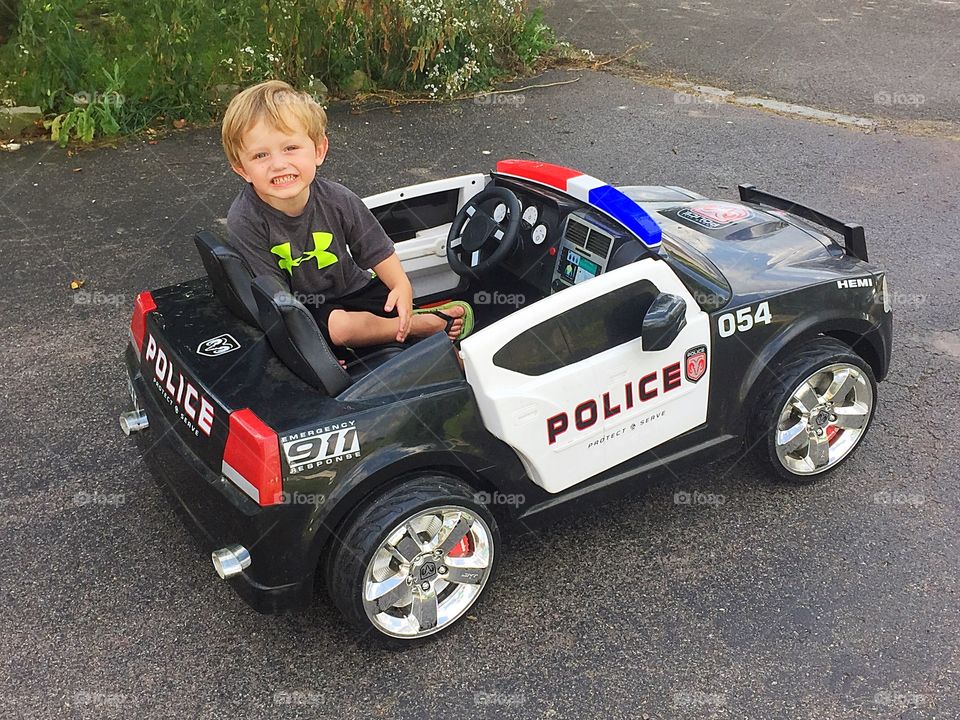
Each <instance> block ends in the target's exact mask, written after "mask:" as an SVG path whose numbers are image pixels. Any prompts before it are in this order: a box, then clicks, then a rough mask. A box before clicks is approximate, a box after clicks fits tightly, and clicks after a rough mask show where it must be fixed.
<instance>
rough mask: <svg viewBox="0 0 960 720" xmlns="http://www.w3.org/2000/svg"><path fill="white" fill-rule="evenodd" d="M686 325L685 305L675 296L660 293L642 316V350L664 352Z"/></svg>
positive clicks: (681, 299)
mask: <svg viewBox="0 0 960 720" xmlns="http://www.w3.org/2000/svg"><path fill="white" fill-rule="evenodd" d="M686 325H687V304H686V303H685V302H684V301H683V298H678V297H677V296H676V295H668V294H667V293H660V294H659V295H657V298H656V300H654V301H653V303H652V304H651V305H650V308H649V309H648V310H647V314H646V315H644V316H643V334H642V336H641V337H642V338H643V349H644V350H666V349H667V348H668V347H670V345H671V344H672V343H673V341H674V340H676V339H677V335H679V334H680V331H681V330H683V328H685V327H686Z"/></svg>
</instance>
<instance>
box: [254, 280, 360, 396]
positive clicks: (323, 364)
mask: <svg viewBox="0 0 960 720" xmlns="http://www.w3.org/2000/svg"><path fill="white" fill-rule="evenodd" d="M251 289H252V290H253V297H254V300H255V301H256V303H257V311H258V319H259V321H260V327H261V328H263V331H264V332H265V333H266V334H267V339H268V340H269V341H270V346H271V347H272V348H273V351H274V352H275V353H276V354H277V355H278V356H279V357H280V359H281V360H282V361H283V362H284V364H285V365H286V366H287V367H288V368H290V369H291V370H292V371H293V372H295V373H296V374H297V376H298V377H300V378H301V379H302V380H304V381H305V382H307V383H309V384H310V385H312V386H313V387H315V388H319V389H320V390H324V391H325V392H326V393H327V394H328V395H330V396H334V395H339V394H340V393H341V392H343V391H344V390H345V389H346V388H347V387H348V386H349V385H350V383H351V380H350V375H348V374H347V371H346V370H344V369H343V368H342V367H341V366H340V363H339V362H338V361H337V357H336V356H335V355H334V354H333V351H332V350H331V349H330V346H329V345H328V344H327V341H326V339H325V338H324V337H323V334H322V333H321V332H320V328H319V327H317V321H316V320H314V319H313V315H311V314H310V311H309V310H307V308H305V307H304V306H303V303H301V302H300V301H299V300H297V299H296V298H295V297H294V296H293V294H292V293H291V292H290V290H289V288H287V287H286V286H285V285H284V284H283V283H282V282H280V281H279V280H277V279H276V278H274V277H270V276H268V275H260V276H259V277H256V278H254V280H253V282H252V283H251Z"/></svg>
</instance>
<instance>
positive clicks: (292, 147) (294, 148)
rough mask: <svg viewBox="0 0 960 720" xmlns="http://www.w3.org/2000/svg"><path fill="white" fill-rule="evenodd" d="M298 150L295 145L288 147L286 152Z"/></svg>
mask: <svg viewBox="0 0 960 720" xmlns="http://www.w3.org/2000/svg"><path fill="white" fill-rule="evenodd" d="M299 149H300V148H299V147H298V146H297V145H288V146H287V150H299Z"/></svg>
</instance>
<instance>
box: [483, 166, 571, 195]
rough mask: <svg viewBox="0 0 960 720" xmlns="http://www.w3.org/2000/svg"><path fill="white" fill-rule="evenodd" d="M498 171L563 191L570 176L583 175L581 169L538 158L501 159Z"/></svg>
mask: <svg viewBox="0 0 960 720" xmlns="http://www.w3.org/2000/svg"><path fill="white" fill-rule="evenodd" d="M497 172H498V173H501V174H503V175H513V176H515V177H520V178H526V179H527V180H533V181H534V182H538V183H541V184H543V185H549V186H550V187H555V188H557V189H558V190H563V191H566V189H567V181H568V180H569V179H570V178H575V177H579V176H580V175H583V173H582V172H580V171H579V170H572V169H571V168H566V167H562V166H560V165H551V164H550V163H545V162H537V161H536V160H501V161H500V162H498V163H497Z"/></svg>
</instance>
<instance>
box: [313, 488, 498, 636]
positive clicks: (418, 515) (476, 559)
mask: <svg viewBox="0 0 960 720" xmlns="http://www.w3.org/2000/svg"><path fill="white" fill-rule="evenodd" d="M341 537H342V541H341V543H340V545H339V547H338V548H337V550H336V551H335V552H334V553H333V554H332V558H331V560H332V563H333V565H332V567H331V568H330V572H329V573H328V590H329V592H330V597H331V598H332V599H333V601H334V603H335V604H336V605H337V607H339V608H340V610H341V611H342V612H343V614H344V615H345V616H346V618H347V619H348V620H349V621H350V622H351V624H352V625H354V626H355V627H356V628H357V629H358V630H360V631H362V632H363V631H367V630H371V629H372V630H376V631H377V633H378V634H379V635H380V636H382V637H384V638H385V639H392V640H393V641H407V642H409V641H416V640H419V639H422V638H425V637H428V636H430V635H433V634H435V633H438V632H441V631H443V630H446V629H447V628H448V627H451V626H452V625H454V624H455V623H456V622H457V621H458V620H460V619H461V618H462V617H463V616H464V615H465V614H466V612H467V610H469V609H470V608H471V607H472V606H473V605H474V603H476V601H477V600H478V599H479V597H480V595H481V594H482V593H483V591H484V589H485V588H486V586H487V584H488V582H489V581H490V579H491V578H492V576H493V573H494V569H495V566H496V561H497V559H498V555H499V550H500V534H499V531H498V528H497V524H496V521H495V520H494V518H493V516H492V515H491V514H490V512H489V511H488V510H487V508H486V507H485V506H484V505H482V504H480V503H478V502H477V501H476V500H475V499H474V492H473V491H472V490H471V489H470V488H469V487H467V486H466V485H464V484H462V483H460V482H458V481H456V480H453V479H451V478H446V477H443V476H430V477H421V478H417V479H414V480H411V481H408V482H406V483H404V484H403V485H400V486H398V487H396V488H393V489H392V490H389V491H387V492H386V493H384V494H383V495H381V496H379V497H378V498H376V499H375V500H373V501H372V502H371V503H370V504H369V505H367V506H366V507H365V508H364V509H363V510H361V511H360V513H359V514H358V515H357V516H356V517H355V518H354V519H353V520H352V521H350V522H349V523H348V526H347V528H346V529H345V532H344V533H343V534H342V535H341Z"/></svg>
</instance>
